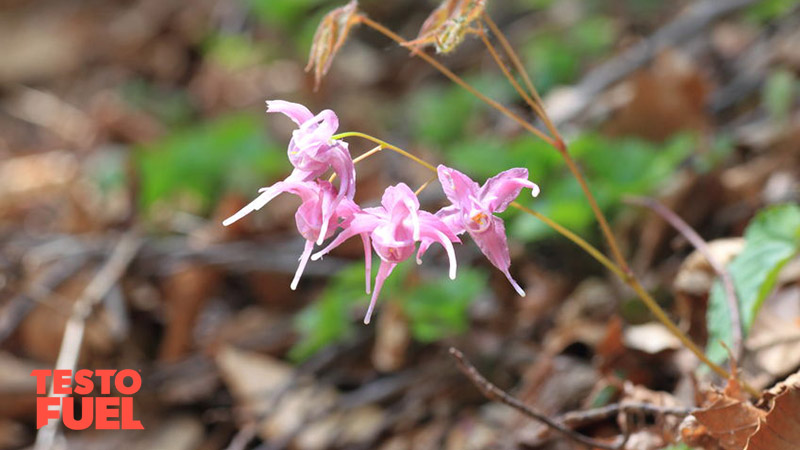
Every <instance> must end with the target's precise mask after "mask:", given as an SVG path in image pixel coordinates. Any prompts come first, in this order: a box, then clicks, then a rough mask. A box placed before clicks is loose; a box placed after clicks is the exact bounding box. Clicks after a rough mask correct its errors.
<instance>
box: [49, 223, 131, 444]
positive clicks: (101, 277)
mask: <svg viewBox="0 0 800 450" xmlns="http://www.w3.org/2000/svg"><path fill="white" fill-rule="evenodd" d="M140 246H141V240H140V239H139V238H137V237H136V236H135V235H134V234H132V233H128V234H125V235H124V236H123V237H122V239H120V241H119V243H118V244H117V245H116V247H115V248H114V251H113V252H112V253H111V256H110V257H109V258H108V260H107V261H106V262H105V264H104V265H103V267H101V268H100V270H99V271H98V272H97V274H96V275H95V277H94V278H93V279H92V281H91V282H89V284H88V285H87V286H86V288H85V289H84V290H83V293H81V296H80V297H79V298H78V300H77V301H76V302H75V304H74V305H73V307H72V314H71V315H70V318H69V320H67V324H66V327H65V328H64V338H63V339H62V341H61V348H60V350H59V352H58V359H57V360H56V366H55V369H56V370H75V366H76V365H77V363H78V357H79V356H80V349H81V344H82V342H83V333H84V331H85V325H86V319H87V318H88V317H89V315H90V314H91V312H92V309H93V308H94V306H95V305H97V304H98V303H100V301H102V300H103V298H104V297H105V296H106V294H107V293H108V292H109V291H110V290H111V288H113V287H114V285H115V284H116V283H117V281H118V280H119V278H120V277H122V275H123V274H124V273H125V270H126V269H127V268H128V265H129V264H130V263H131V261H132V260H133V258H134V256H136V253H137V252H138V251H139V248H140ZM48 395H49V396H50V397H63V396H64V394H55V393H54V392H53V385H51V386H50V393H49V394H48ZM58 410H59V415H60V414H61V411H60V407H59V408H58ZM57 431H58V421H51V422H49V423H48V424H47V425H45V426H43V427H42V428H40V429H39V432H38V433H37V435H36V444H35V447H34V448H35V449H36V450H47V449H50V448H51V447H52V446H53V442H54V441H55V437H56V432H57Z"/></svg>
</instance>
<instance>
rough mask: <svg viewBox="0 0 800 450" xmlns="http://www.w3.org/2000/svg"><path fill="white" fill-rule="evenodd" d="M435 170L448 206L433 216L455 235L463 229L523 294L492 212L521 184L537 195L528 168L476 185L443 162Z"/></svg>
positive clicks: (504, 204) (512, 196) (499, 223)
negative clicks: (512, 273) (513, 275)
mask: <svg viewBox="0 0 800 450" xmlns="http://www.w3.org/2000/svg"><path fill="white" fill-rule="evenodd" d="M437 169H438V170H437V171H438V173H439V182H440V183H441V184H442V189H444V193H445V195H446V196H447V199H448V200H450V202H451V203H452V205H450V206H447V207H445V208H442V209H440V210H439V211H438V212H437V213H436V216H437V217H439V218H440V219H442V221H443V222H444V223H445V224H447V226H448V227H450V229H451V230H452V231H453V233H455V234H457V235H458V234H461V233H463V232H464V231H467V232H468V233H469V235H470V236H472V239H473V240H474V241H475V243H477V244H478V247H480V249H481V251H482V252H483V254H484V255H485V256H486V257H487V258H488V259H489V261H490V262H491V263H492V264H493V265H494V266H495V267H497V268H498V269H500V271H501V272H503V274H504V275H505V276H506V278H508V281H509V282H511V285H512V286H514V289H515V290H516V291H517V293H518V294H519V295H521V296H525V291H523V290H522V288H521V287H519V284H517V282H516V281H515V280H514V278H512V277H511V274H510V273H509V267H510V266H511V257H510V256H509V254H508V242H507V241H506V231H505V226H504V225H503V219H501V218H499V217H497V216H495V215H494V213H499V212H503V211H505V209H506V208H507V207H508V205H509V204H510V203H511V202H512V201H514V199H515V198H517V196H518V195H519V191H520V190H522V188H524V187H527V188H531V191H532V192H531V194H532V195H533V196H534V197H535V196H537V195H539V186H537V185H536V184H535V183H532V182H531V181H528V170H527V169H522V168H515V169H510V170H506V171H505V172H501V173H500V174H498V175H496V176H494V177H492V178H490V179H488V180H487V181H486V183H485V184H484V185H483V186H479V185H478V183H476V182H474V181H472V180H471V179H470V178H469V177H468V176H466V175H464V174H463V173H461V172H459V171H457V170H455V169H451V168H449V167H446V166H443V165H439V167H438V168H437ZM429 245H430V242H423V244H422V245H420V250H419V256H421V255H422V253H424V252H425V250H427V248H428V246H429ZM419 256H418V259H419Z"/></svg>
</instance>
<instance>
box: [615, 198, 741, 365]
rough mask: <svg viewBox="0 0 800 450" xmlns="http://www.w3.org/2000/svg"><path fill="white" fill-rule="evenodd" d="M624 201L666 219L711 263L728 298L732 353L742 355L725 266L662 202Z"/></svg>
mask: <svg viewBox="0 0 800 450" xmlns="http://www.w3.org/2000/svg"><path fill="white" fill-rule="evenodd" d="M625 202H626V203H628V204H632V205H637V206H643V207H645V208H649V209H650V210H651V211H653V212H654V213H656V214H658V215H659V216H661V218H662V219H664V220H666V221H667V222H668V223H669V224H670V225H672V227H673V228H675V229H676V230H678V232H679V233H681V234H682V235H683V237H685V238H686V240H687V241H689V243H690V244H692V246H693V247H694V248H695V249H697V251H698V252H700V253H701V254H702V255H703V256H704V257H705V258H706V260H707V261H708V263H709V264H710V265H711V268H712V269H714V272H716V273H717V275H718V276H719V278H720V279H721V280H722V286H723V287H724V289H725V298H726V299H727V300H728V309H729V310H730V312H731V322H732V327H731V328H733V330H732V337H731V338H732V340H733V342H732V344H733V354H734V357H735V358H736V359H737V360H738V359H741V357H742V319H741V317H742V316H741V313H740V312H739V299H738V298H737V296H736V289H735V288H734V286H733V279H732V278H731V275H730V273H729V272H728V270H727V269H726V268H725V266H724V265H722V264H720V262H719V261H717V259H716V258H714V255H713V253H711V249H710V248H709V247H708V244H707V243H706V241H705V240H703V238H702V237H701V236H700V235H699V234H697V232H696V231H694V229H693V228H692V227H691V226H690V225H689V224H688V223H686V222H685V221H684V220H683V219H681V218H680V217H679V216H678V215H677V214H675V212H673V211H672V210H671V209H669V208H667V207H666V206H664V205H663V204H661V203H659V202H658V201H657V200H655V199H652V198H647V197H629V198H627V199H625Z"/></svg>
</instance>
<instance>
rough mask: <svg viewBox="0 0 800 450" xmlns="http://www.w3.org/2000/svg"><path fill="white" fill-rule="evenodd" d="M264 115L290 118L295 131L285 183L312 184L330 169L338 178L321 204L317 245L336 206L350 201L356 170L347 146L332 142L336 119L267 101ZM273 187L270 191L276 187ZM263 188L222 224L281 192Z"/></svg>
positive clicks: (327, 113)
mask: <svg viewBox="0 0 800 450" xmlns="http://www.w3.org/2000/svg"><path fill="white" fill-rule="evenodd" d="M267 112H278V113H282V114H284V115H286V116H287V117H289V118H290V119H291V120H292V121H293V122H294V123H296V124H297V126H298V128H297V129H296V130H294V132H293V133H292V139H291V141H290V142H289V149H288V154H289V161H290V162H291V163H292V165H293V166H294V171H292V173H291V174H290V175H289V176H288V177H286V179H285V180H284V181H283V182H284V183H296V182H304V181H311V180H314V179H315V178H317V177H319V176H321V175H323V174H324V173H325V172H327V171H328V170H329V169H333V172H334V173H336V175H337V176H338V177H339V190H338V192H337V194H336V196H335V197H334V198H333V199H330V200H328V201H325V202H322V222H321V226H320V233H319V237H318V241H317V244H321V243H322V241H323V240H324V239H325V238H326V237H327V236H328V233H327V230H328V226H329V223H330V221H331V219H332V218H333V216H334V215H335V211H336V208H337V206H338V205H339V203H341V202H342V201H343V200H344V199H349V200H352V199H353V196H354V195H355V189H356V170H355V166H354V165H353V160H352V159H351V158H350V152H349V150H348V149H347V143H346V142H343V141H340V140H333V139H332V137H333V134H334V133H335V132H336V129H337V128H338V127H339V118H338V117H336V114H335V113H334V112H333V111H331V110H329V109H326V110H324V111H322V112H321V113H319V114H317V115H316V116H315V115H313V114H312V113H311V111H309V110H308V108H306V107H305V106H303V105H300V104H298V103H291V102H287V101H283V100H271V101H267ZM275 186H277V184H276V185H273V186H272V187H275ZM272 187H270V188H265V189H262V190H261V192H263V193H262V194H261V195H260V196H259V197H258V198H256V199H255V200H254V201H252V202H251V203H250V204H249V205H247V206H245V207H244V208H242V209H241V210H240V211H239V212H237V213H236V214H234V215H233V216H231V217H229V218H228V219H226V220H225V221H224V222H222V224H223V225H225V226H228V225H230V224H232V223H234V222H236V221H237V220H239V219H241V218H242V217H244V216H246V215H247V214H249V213H251V212H253V211H256V210H258V209H261V208H262V207H264V205H266V204H267V203H269V202H270V200H272V199H273V198H275V196H277V195H278V194H279V193H281V192H284V191H281V190H280V189H272Z"/></svg>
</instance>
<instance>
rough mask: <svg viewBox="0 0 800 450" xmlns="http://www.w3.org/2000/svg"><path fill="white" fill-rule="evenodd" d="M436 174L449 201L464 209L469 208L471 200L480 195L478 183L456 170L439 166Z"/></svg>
mask: <svg viewBox="0 0 800 450" xmlns="http://www.w3.org/2000/svg"><path fill="white" fill-rule="evenodd" d="M436 172H437V173H438V174H439V183H440V184H441V185H442V189H443V190H444V195H446V196H447V199H448V200H450V202H451V203H452V204H454V205H456V206H458V207H460V208H462V209H464V208H469V204H470V198H471V197H474V196H477V195H478V190H479V189H480V186H478V183H476V182H474V181H472V180H471V179H470V178H469V177H468V176H466V175H464V174H463V173H461V172H459V171H457V170H456V169H451V168H450V167H447V166H445V165H442V164H439V167H437V168H436Z"/></svg>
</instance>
